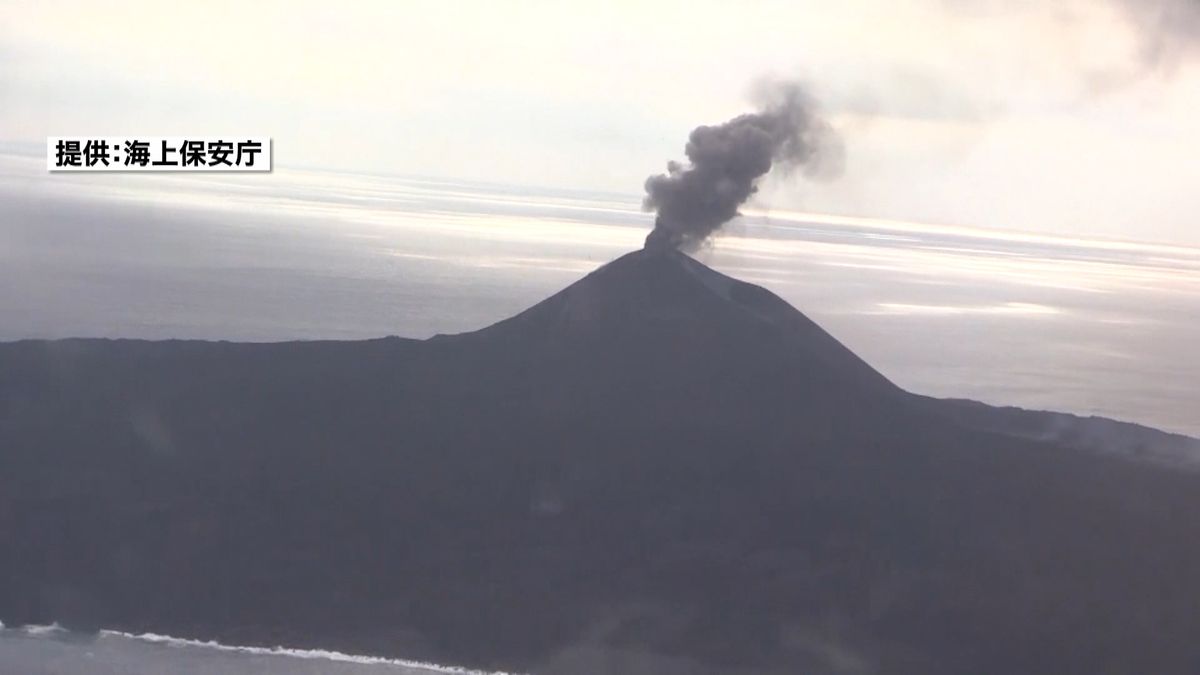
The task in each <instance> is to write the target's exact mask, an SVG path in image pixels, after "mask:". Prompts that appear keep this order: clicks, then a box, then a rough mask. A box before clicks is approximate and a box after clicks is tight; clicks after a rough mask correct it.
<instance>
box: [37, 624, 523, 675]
mask: <svg viewBox="0 0 1200 675" xmlns="http://www.w3.org/2000/svg"><path fill="white" fill-rule="evenodd" d="M54 627H55V628H58V624H54ZM58 630H62V629H61V628H58ZM100 636H101V637H118V638H124V639H127V640H139V641H141V642H150V643H153V644H161V645H168V646H171V647H202V648H205V649H215V650H218V651H223V652H237V653H241V654H254V655H257V656H286V657H292V658H298V659H322V660H326V661H341V662H344V663H356V664H360V665H388V666H402V667H405V668H419V669H422V670H428V671H430V672H435V673H456V674H458V675H516V674H514V673H504V672H501V671H484V670H472V669H470V668H460V667H458V666H442V665H438V664H436V663H427V662H424V661H408V660H405V659H390V658H386V657H382V656H363V655H356V654H344V653H342V652H335V651H330V650H327V649H292V648H288V647H278V646H277V647H239V646H235V645H224V644H221V643H219V642H216V641H215V640H190V639H187V638H177V637H171V636H170V635H159V634H157V633H140V634H138V633H125V632H122V631H115V630H102V631H100Z"/></svg>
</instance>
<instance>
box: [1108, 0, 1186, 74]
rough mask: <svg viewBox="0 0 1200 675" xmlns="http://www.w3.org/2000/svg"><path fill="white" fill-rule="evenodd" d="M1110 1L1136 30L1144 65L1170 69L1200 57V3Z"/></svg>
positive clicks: (1172, 0) (1178, 1)
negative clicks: (1186, 60) (1187, 60)
mask: <svg viewBox="0 0 1200 675" xmlns="http://www.w3.org/2000/svg"><path fill="white" fill-rule="evenodd" d="M1112 2H1113V3H1114V4H1115V5H1116V6H1117V8H1118V9H1119V10H1121V11H1122V12H1123V13H1124V14H1125V17H1126V19H1127V20H1128V21H1129V23H1130V25H1131V27H1132V28H1133V29H1134V30H1136V31H1137V34H1138V36H1139V40H1140V42H1141V58H1142V61H1143V63H1144V64H1145V65H1146V66H1149V67H1153V68H1162V67H1168V68H1171V67H1174V66H1176V65H1178V63H1179V62H1180V61H1182V60H1184V59H1188V58H1194V57H1197V56H1200V0H1112Z"/></svg>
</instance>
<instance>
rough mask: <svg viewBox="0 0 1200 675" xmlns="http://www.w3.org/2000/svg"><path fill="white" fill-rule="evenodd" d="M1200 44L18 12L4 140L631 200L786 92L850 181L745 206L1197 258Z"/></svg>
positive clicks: (238, 8) (1076, 18) (1054, 6)
mask: <svg viewBox="0 0 1200 675" xmlns="http://www.w3.org/2000/svg"><path fill="white" fill-rule="evenodd" d="M1196 35H1200V2H1198V1H1197V0H1091V1H1090V2H1074V1H1070V0H1062V1H1060V2H1053V1H1049V0H1047V1H1036V2H1035V1H1028V2H1026V1H1021V0H1014V1H1011V2H998V1H990V0H886V1H868V0H847V1H845V2H837V3H829V2H820V3H818V2H804V1H789V2H745V3H729V2H700V1H694V2H680V3H655V2H650V3H647V2H605V3H578V2H571V3H554V2H480V3H446V2H374V3H372V2H348V1H347V2H336V3H335V2H319V3H318V2H304V1H297V0H292V1H288V2H253V3H247V2H204V3H162V2H154V1H125V2H108V3H84V2H56V1H54V0H37V1H36V2H13V1H11V0H10V1H7V2H3V1H0V103H2V105H0V143H3V144H5V146H6V147H17V148H35V149H37V148H41V147H44V139H45V137H46V136H49V135H69V134H79V135H89V134H111V135H139V134H140V135H147V136H151V135H161V136H168V135H201V134H226V133H229V134H246V135H251V134H256V135H266V136H271V137H272V138H273V139H274V152H275V161H276V166H279V167H295V168H317V169H336V170H342V171H352V172H369V173H384V174H395V175H409V176H414V175H415V176H432V177H443V178H453V179H459V180H475V181H495V182H502V183H509V184H526V185H537V186H545V187H558V188H567V189H584V190H605V191H614V192H620V193H628V194H637V193H639V192H640V191H641V190H642V184H643V182H644V180H645V178H646V177H647V176H649V175H651V174H654V173H659V172H661V171H663V170H664V168H665V164H666V162H667V161H668V160H670V159H680V158H682V156H683V144H684V142H685V139H686V137H687V134H688V132H689V131H690V130H691V129H692V128H693V127H695V126H696V125H699V124H716V123H719V122H721V121H723V120H725V119H728V118H730V117H732V116H734V115H737V114H739V113H742V112H745V111H747V110H748V109H749V105H750V103H749V98H748V97H749V93H750V92H751V90H752V88H753V87H754V86H755V83H756V82H758V81H760V80H761V79H762V78H764V77H774V78H788V79H793V78H794V79H799V80H802V81H803V82H805V83H806V84H807V85H808V86H809V88H810V89H811V90H812V91H813V92H814V93H815V94H816V96H817V97H818V99H819V100H820V102H821V103H822V105H823V106H824V108H825V112H826V114H827V115H828V117H829V119H830V120H831V121H832V123H833V124H834V126H835V127H836V128H837V129H838V131H839V132H840V133H841V134H842V135H843V137H844V139H845V144H846V150H847V157H846V169H845V172H844V174H843V175H842V176H841V177H840V178H839V179H837V180H834V181H828V182H819V183H813V182H805V181H803V180H801V179H798V178H796V177H794V176H786V177H785V176H780V177H770V178H769V180H768V181H767V183H766V184H765V185H764V186H763V189H762V190H761V192H760V194H759V195H758V197H757V198H756V200H755V203H754V205H753V206H754V208H756V209H759V210H765V211H768V212H769V211H770V210H771V209H791V210H797V209H799V210H803V211H806V212H816V213H825V214H834V215H843V216H858V217H871V218H883V219H897V220H904V221H912V222H927V223H934V224H945V225H967V226H976V227H987V228H996V229H1001V230H1007V231H1022V232H1035V233H1047V234H1059V235H1068V236H1088V237H1102V238H1115V239H1124V240H1140V241H1155V242H1164V243H1169V244H1182V245H1197V244H1200V228H1198V227H1197V218H1196V216H1195V214H1196V213H1197V211H1198V210H1200V191H1198V190H1196V189H1195V184H1196V182H1197V178H1200V158H1198V157H1197V150H1198V149H1200V115H1197V114H1196V113H1197V111H1200V58H1197V56H1200V49H1198V48H1197V38H1196V37H1195V36H1196ZM247 180H269V178H263V177H254V178H248V179H247Z"/></svg>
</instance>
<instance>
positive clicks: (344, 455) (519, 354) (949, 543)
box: [0, 250, 1200, 675]
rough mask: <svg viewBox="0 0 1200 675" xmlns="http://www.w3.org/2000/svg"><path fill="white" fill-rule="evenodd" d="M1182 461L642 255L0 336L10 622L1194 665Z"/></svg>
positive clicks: (1134, 438) (1006, 663) (438, 643)
mask: <svg viewBox="0 0 1200 675" xmlns="http://www.w3.org/2000/svg"><path fill="white" fill-rule="evenodd" d="M1197 452H1198V451H1197V448H1196V442H1195V441H1194V440H1192V439H1187V438H1184V437H1181V436H1174V435H1169V434H1163V433H1161V432H1156V431H1154V430H1150V429H1146V428H1144V427H1137V426H1136V425H1127V424H1122V423H1117V422H1112V421H1108V420H1095V419H1084V418H1077V417H1073V416H1069V415H1059V414H1055V413H1041V412H1029V411H1022V410H1017V409H1009V408H1004V409H998V408H991V407H988V406H984V405H982V404H977V403H973V402H965V401H942V400H936V399H930V398H926V397H921V396H917V395H914V394H910V393H908V392H905V391H903V390H902V389H900V388H898V387H896V386H895V385H893V384H892V383H891V382H889V381H888V380H887V379H886V378H885V377H883V376H882V375H881V374H880V373H878V372H877V371H876V370H874V369H873V368H871V367H870V366H869V365H868V364H866V363H865V362H863V361H862V360H861V359H859V358H858V357H857V356H855V355H854V354H853V353H852V352H850V351H849V350H848V349H846V348H845V347H843V346H842V345H841V344H840V343H838V342H837V340H836V339H834V338H833V337H832V336H830V335H829V334H828V333H826V332H825V331H824V330H822V329H821V328H820V327H819V326H817V325H816V324H815V323H813V322H812V321H810V320H809V319H808V318H806V317H805V316H804V315H803V314H801V313H800V312H798V311H796V310H795V309H794V308H792V307H791V306H790V305H788V304H787V303H786V302H784V301H783V300H781V299H780V298H778V297H777V296H775V295H774V294H772V293H771V292H769V291H767V290H765V289H762V288H760V287H757V286H754V285H751V284H746V283H742V282H740V281H737V280H735V279H731V278H729V277H727V276H725V275H722V274H719V273H717V272H715V271H713V270H711V269H708V268H707V267H705V266H704V265H702V264H700V263H698V262H696V261H695V260H692V259H691V258H689V257H687V256H685V255H682V254H680V253H677V252H675V251H671V250H647V251H639V252H636V253H631V254H628V255H626V256H623V257H621V258H619V259H617V260H615V261H613V262H611V263H609V264H607V265H605V266H603V267H601V268H599V269H598V270H596V271H595V272H593V273H591V274H589V275H588V276H587V277H585V278H584V279H582V280H580V281H579V282H577V283H575V284H573V285H571V286H569V287H568V288H566V289H564V290H563V291H561V292H560V293H558V294H556V295H554V296H552V297H550V298H548V299H547V300H545V301H543V302H541V303H539V304H537V305H535V306H534V307H531V308H530V309H528V310H526V311H525V312H522V313H521V314H519V315H517V316H515V317H512V318H510V319H507V320H505V321H501V322H499V323H497V324H495V325H493V326H490V327H487V328H484V329H482V330H479V331H475V332H472V333H465V334H460V335H451V336H438V337H435V338H432V339H430V340H425V341H417V340H405V339H400V338H385V339H379V340H368V341H361V342H298V343H279V344H235V343H211V342H196V341H167V342H145V341H135V340H61V341H24V342H17V343H11V344H3V345H0V462H2V464H0V537H2V541H4V542H7V543H8V544H9V545H7V546H4V547H0V621H3V623H4V624H5V625H6V626H18V625H22V624H49V623H51V622H53V621H58V622H59V623H61V624H63V625H65V626H68V627H73V628H81V629H88V628H92V629H94V628H97V627H105V628H111V629H119V630H125V631H128V632H133V633H138V632H145V631H149V632H155V633H164V634H171V635H177V636H180V637H191V638H199V639H213V638H215V639H218V640H220V641H223V642H226V643H230V644H264V645H275V644H284V645H288V646H293V647H321V648H331V649H338V650H340V651H345V652H350V653H374V654H386V655H392V656H397V657H401V658H406V659H415V660H428V661H434V662H441V663H459V664H464V665H472V666H479V667H485V668H498V669H505V670H528V671H533V672H538V673H567V674H571V673H601V672H624V673H639V672H640V673H660V674H661V673H667V674H670V673H751V672H755V673H792V672H805V673H816V674H821V673H831V674H832V673H889V674H893V673H898V674H901V675H905V674H909V673H911V674H913V675H917V674H920V675H938V674H941V673H945V674H947V675H950V674H954V675H957V674H960V673H963V672H972V673H980V674H984V675H986V674H990V673H994V674H996V675H1000V674H1008V673H1014V672H1021V673H1025V674H1029V675H1037V674H1042V673H1045V674H1047V675H1051V674H1053V675H1061V674H1062V673H1093V672H1155V673H1181V674H1182V673H1188V674H1191V673H1194V672H1196V671H1195V666H1196V664H1197V663H1200V646H1197V643H1196V641H1195V639H1194V637H1195V635H1196V634H1197V633H1198V632H1200V542H1198V541H1197V539H1196V537H1195V536H1194V530H1195V523H1194V519H1195V514H1196V513H1200V490H1197V487H1200V485H1198V484H1197V482H1198V481H1200V477H1198V476H1197V474H1196V473H1194V472H1191V471H1180V470H1178V467H1179V466H1187V467H1190V466H1193V465H1194V464H1195V458H1196V456H1197ZM1140 459H1149V460H1153V461H1150V462H1145V461H1136V460H1140ZM1167 465H1170V466H1167Z"/></svg>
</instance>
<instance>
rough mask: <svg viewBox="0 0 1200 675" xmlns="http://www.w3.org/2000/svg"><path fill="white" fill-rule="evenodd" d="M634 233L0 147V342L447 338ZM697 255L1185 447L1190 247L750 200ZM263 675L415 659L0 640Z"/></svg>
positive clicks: (895, 361)
mask: <svg viewBox="0 0 1200 675" xmlns="http://www.w3.org/2000/svg"><path fill="white" fill-rule="evenodd" d="M652 222H653V221H652V216H651V215H650V214H647V213H645V212H644V211H643V210H642V209H641V199H640V196H639V195H638V194H637V193H636V192H633V191H631V192H629V193H608V192H599V191H594V190H587V189H573V190H566V189H552V188H544V187H536V186H521V185H508V184H500V183H482V182H474V181H461V180H451V179H445V178H437V177H423V176H388V175H375V174H355V173H339V172H331V171H324V170H316V169H300V168H290V169H289V168H286V167H281V168H276V169H275V170H274V171H272V172H271V173H259V174H120V173H117V174H113V173H104V174H80V173H66V174H63V173H48V172H47V171H46V170H45V164H44V158H42V157H37V156H33V155H30V154H22V153H21V152H16V151H13V152H9V151H4V149H3V148H0V341H11V340H20V339H28V338H66V337H106V338H143V339H155V340H158V339H171V338H190V339H204V340H233V341H259V342H266V341H280V340H314V339H338V340H352V339H364V338H374V337H379V336H385V335H400V336H404V337H413V338H425V337H429V336H432V335H435V334H438V333H456V332H462V331H469V330H474V329H477V328H481V327H483V326H486V325H488V324H490V323H493V322H495V321H498V320H500V319H503V318H506V317H508V316H511V315H513V314H515V313H517V312H519V311H521V310H522V309H525V308H526V307H528V306H530V305H532V304H534V303H536V302H538V301H539V300H542V299H543V298H545V297H547V296H549V295H551V294H553V293H554V292H556V291H558V290H560V289H561V288H563V287H565V286H566V285H568V284H570V283H572V282H573V281H575V280H577V279H579V278H581V277H582V276H584V275H585V274H587V273H588V272H590V271H591V270H593V269H595V268H596V267H598V266H600V265H602V264H604V263H605V262H608V261H609V260H612V259H614V258H616V257H618V256H620V255H621V254H623V253H625V252H628V251H631V250H635V249H637V248H640V247H641V245H642V240H643V238H644V237H645V235H646V233H647V232H648V231H649V229H650V227H651V225H652ZM1131 229H1135V228H1131ZM693 255H694V257H696V259H698V260H699V261H701V262H703V263H705V264H707V265H709V266H711V267H713V268H715V269H717V270H719V271H721V272H724V273H726V274H729V275H731V276H734V277H737V278H740V279H742V280H744V281H748V282H751V283H755V284H759V285H762V286H765V287H766V288H768V289H770V290H771V291H774V292H775V293H776V294H778V295H780V296H781V297H783V298H784V299H785V300H787V301H788V302H790V303H792V304H793V305H794V306H796V307H797V308H798V309H800V310H801V311H803V312H804V313H805V314H807V315H808V316H809V317H810V318H812V319H813V320H815V321H817V322H818V323H819V324H821V325H822V326H823V327H825V329H826V330H828V331H829V332H831V333H832V334H833V335H834V336H835V337H836V338H838V339H839V340H840V341H842V342H843V343H844V344H846V345H847V346H848V347H849V348H850V349H852V350H854V351H855V352H856V353H858V354H859V355H860V356H862V357H863V358H864V359H866V360H867V361H868V362H869V363H871V364H872V365H873V366H875V367H876V368H877V369H878V370H880V371H881V372H882V373H883V374H884V375H885V376H887V377H888V378H890V379H891V380H892V381H894V382H895V383H897V384H898V385H900V386H902V387H905V388H907V389H909V390H912V391H916V392H919V393H923V394H929V395H933V396H941V397H961V398H971V399H976V400H981V401H984V402H987V403H992V404H1003V405H1016V406H1021V407H1025V408H1033V409H1047V410H1057V411H1062V412H1070V413H1076V414H1080V415H1098V416H1104V417H1110V418H1114V419H1119V420H1124V421H1131V422H1137V423H1141V424H1145V425H1148V426H1152V427H1156V428H1159V429H1164V430H1168V431H1173V432H1178V433H1184V434H1188V435H1192V436H1197V437H1200V415H1197V414H1196V413H1197V411H1198V410H1200V387H1198V386H1197V385H1196V383H1197V382H1200V356H1198V355H1197V345H1200V248H1198V247H1190V246H1185V245H1178V244H1170V243H1163V242H1149V241H1133V240H1115V239H1099V238H1089V237H1071V236H1064V235H1048V234H1044V233H1033V232H1026V231H1023V230H1021V228H1020V223H1013V224H1012V227H1011V228H1006V229H1004V230H995V229H991V230H989V229H980V228H975V227H970V226H967V225H962V224H948V223H915V222H906V221H899V220H888V219H883V218H876V217H865V216H862V215H855V214H820V213H807V212H802V211H795V210H783V209H778V208H770V205H767V204H751V205H750V206H749V207H747V208H746V209H744V211H743V215H742V216H741V217H739V218H737V219H736V220H735V221H733V222H732V223H730V224H729V225H728V226H727V227H726V228H725V229H724V231H723V233H722V234H721V235H720V236H719V237H717V238H715V239H714V240H713V241H712V242H710V243H709V245H707V246H705V247H703V248H702V249H701V250H699V251H696V252H695V253H694V254H693ZM273 669H274V670H273ZM306 669H308V670H306ZM275 670H278V672H289V673H292V672H309V671H310V670H311V672H320V673H342V672H347V673H351V672H353V673H358V672H364V673H366V672H370V673H375V672H400V673H408V672H412V673H419V672H431V671H430V667H428V666H420V665H417V664H407V663H403V662H399V661H386V660H380V659H370V658H366V657H351V656H345V655H335V654H330V653H326V652H305V651H291V650H285V649H280V650H266V651H264V650H257V649H255V650H247V649H241V648H236V647H228V646H221V645H214V644H210V643H204V642H192V641H186V640H180V639H175V638H168V637H165V636H146V635H143V636H132V635H124V634H120V633H109V632H105V633H101V634H100V635H98V636H94V637H90V638H84V637H80V636H71V635H70V634H69V633H64V632H63V631H59V630H54V629H52V628H48V627H47V628H45V630H42V631H33V632H29V631H25V630H23V629H11V628H10V629H6V630H4V631H3V632H0V673H9V672H12V673H106V672H114V673H143V672H144V673H151V672H153V673H161V672H172V673H189V672H197V673H200V672H203V673H251V672H253V673H260V672H275ZM432 672H447V671H446V670H441V671H438V670H437V669H436V668H435V669H433V670H432ZM450 672H458V671H450Z"/></svg>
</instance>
